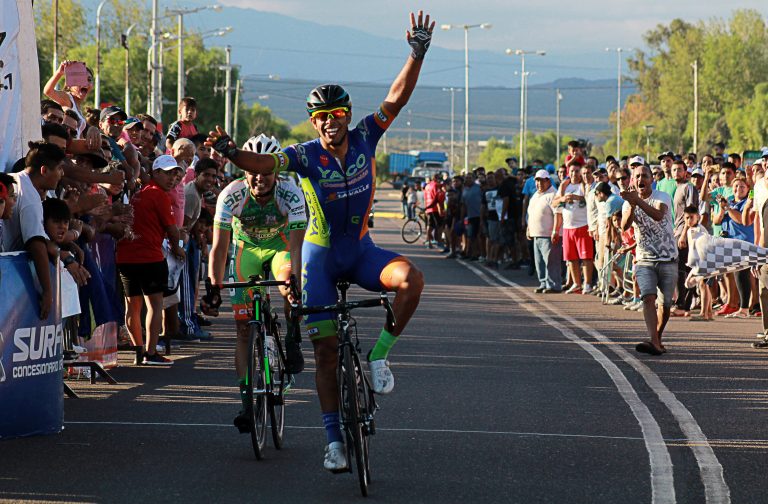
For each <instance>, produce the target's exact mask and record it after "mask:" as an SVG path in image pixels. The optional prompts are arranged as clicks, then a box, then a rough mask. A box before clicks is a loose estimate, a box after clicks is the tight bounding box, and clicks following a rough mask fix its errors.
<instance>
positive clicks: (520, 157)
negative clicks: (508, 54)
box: [518, 52, 525, 169]
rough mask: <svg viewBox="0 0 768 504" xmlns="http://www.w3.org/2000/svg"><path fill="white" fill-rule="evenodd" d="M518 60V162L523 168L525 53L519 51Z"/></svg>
mask: <svg viewBox="0 0 768 504" xmlns="http://www.w3.org/2000/svg"><path fill="white" fill-rule="evenodd" d="M520 61H521V69H520V153H519V154H518V158H519V159H518V161H519V162H520V164H519V165H518V166H520V168H521V169H522V168H524V167H525V165H524V164H523V163H524V161H523V160H524V159H525V158H524V157H523V149H524V147H523V144H524V143H525V140H524V139H523V137H524V136H525V53H524V52H521V53H520Z"/></svg>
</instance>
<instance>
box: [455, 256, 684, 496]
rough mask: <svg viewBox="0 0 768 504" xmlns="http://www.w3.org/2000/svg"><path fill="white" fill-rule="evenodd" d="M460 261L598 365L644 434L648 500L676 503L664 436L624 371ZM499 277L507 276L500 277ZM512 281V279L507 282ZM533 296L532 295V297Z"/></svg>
mask: <svg viewBox="0 0 768 504" xmlns="http://www.w3.org/2000/svg"><path fill="white" fill-rule="evenodd" d="M458 262H459V263H460V264H462V265H463V266H465V267H466V268H468V269H469V270H470V271H472V272H473V273H474V274H475V275H477V276H478V277H480V278H481V279H482V280H484V281H485V282H486V283H487V284H488V285H491V286H493V287H496V288H497V289H498V290H499V291H500V292H502V293H503V294H504V295H506V296H507V297H509V298H510V299H512V300H513V301H515V302H517V303H520V304H521V305H522V306H524V307H525V308H526V309H527V310H528V311H529V312H531V314H533V315H535V316H536V317H538V318H539V319H541V321H542V322H544V323H545V324H547V325H549V326H551V327H553V328H554V329H555V330H557V331H559V332H560V333H561V334H562V335H563V336H565V337H566V338H568V339H569V340H571V341H573V342H574V343H576V344H577V345H579V346H580V347H581V348H582V349H583V350H584V351H585V352H587V353H588V354H589V355H590V356H591V357H592V358H593V359H595V361H597V363H598V364H600V365H601V366H602V367H603V369H604V370H605V372H606V373H608V376H609V377H610V379H611V381H613V383H614V385H615V386H616V389H617V390H618V392H619V395H621V397H622V399H624V402H626V403H627V406H629V409H630V410H631V411H632V414H633V415H634V416H635V418H636V419H637V423H638V424H639V425H640V430H641V431H642V433H643V440H644V442H645V448H646V450H647V451H648V458H649V463H650V467H651V475H650V477H651V502H653V503H658V504H660V503H674V502H677V500H676V498H675V482H674V471H673V469H672V458H671V457H670V455H669V450H668V449H667V445H666V444H665V442H664V438H663V436H662V435H661V428H660V427H659V424H658V422H656V419H655V418H654V417H653V414H652V413H651V411H650V410H649V409H648V407H647V406H646V405H645V403H643V401H642V400H640V397H639V396H638V395H637V392H636V391H635V389H634V388H633V387H632V384H630V383H629V380H627V377H626V376H624V373H622V372H621V370H620V369H619V368H618V366H616V364H614V363H613V362H611V360H610V359H609V358H608V357H606V356H605V354H603V353H602V352H601V351H600V350H598V349H597V348H596V347H595V346H594V345H593V344H592V343H590V342H588V341H586V340H584V339H582V338H580V337H579V336H578V335H577V334H576V333H574V332H573V331H572V330H570V329H569V328H568V327H566V326H564V325H563V324H561V323H560V322H558V321H556V320H554V319H553V318H551V317H550V316H548V315H546V314H544V313H541V312H540V311H539V310H537V309H536V308H535V305H531V304H529V303H524V302H522V301H523V300H522V299H521V298H520V297H519V296H517V295H516V294H514V293H513V292H510V290H509V289H507V288H505V287H504V286H502V285H499V284H497V283H496V282H493V281H492V280H491V279H490V278H489V277H488V276H487V275H486V274H485V273H484V272H482V271H480V270H479V269H478V268H476V267H474V266H472V265H470V264H467V263H465V262H463V261H458ZM500 280H504V281H505V283H506V279H505V278H504V277H501V278H500ZM510 283H511V282H510ZM534 299H535V298H534Z"/></svg>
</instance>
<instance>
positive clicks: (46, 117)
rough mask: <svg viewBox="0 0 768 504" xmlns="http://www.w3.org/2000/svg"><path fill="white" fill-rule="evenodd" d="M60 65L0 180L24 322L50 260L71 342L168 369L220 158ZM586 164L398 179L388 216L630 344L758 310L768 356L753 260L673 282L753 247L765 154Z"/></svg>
mask: <svg viewBox="0 0 768 504" xmlns="http://www.w3.org/2000/svg"><path fill="white" fill-rule="evenodd" d="M72 64H73V62H70V61H64V62H63V63H62V64H61V65H60V67H59V68H58V70H57V71H56V72H55V73H54V75H53V76H52V77H51V79H50V80H49V81H48V82H47V83H46V84H45V87H44V94H45V98H44V99H43V100H42V101H41V110H40V113H41V123H42V137H43V140H42V141H36V142H30V144H29V150H28V152H27V154H26V155H25V157H23V158H21V159H19V160H18V161H17V162H16V164H15V165H14V168H13V170H12V172H13V173H11V174H5V173H2V174H0V217H2V220H0V251H5V252H10V251H19V250H25V251H27V252H28V253H29V255H30V258H31V260H32V262H33V263H34V265H35V270H36V272H37V276H38V278H39V282H40V286H41V288H42V293H41V298H40V305H39V306H40V316H41V317H43V318H44V317H46V316H47V314H48V313H49V312H50V310H51V308H52V302H53V294H52V287H51V279H50V275H49V267H48V265H49V263H50V262H51V261H53V262H55V263H58V264H60V268H61V269H62V283H63V286H64V287H67V286H69V287H73V288H75V289H77V291H78V292H79V296H78V299H77V301H78V302H77V303H75V306H68V307H67V308H66V310H64V311H65V312H66V313H64V315H65V316H66V319H65V320H66V324H65V325H66V326H67V327H68V328H69V330H70V331H71V332H72V334H73V335H79V336H80V337H81V338H86V339H87V338H88V337H89V335H90V331H91V328H92V327H95V326H99V325H101V324H104V323H107V322H115V327H118V328H119V337H120V340H121V342H122V343H124V344H130V345H133V346H134V347H141V348H143V349H144V350H143V352H141V356H140V357H138V358H137V364H150V365H170V364H172V361H170V360H168V359H167V358H165V357H163V356H162V355H160V353H158V352H157V350H156V349H157V348H161V349H162V343H160V344H158V340H159V337H160V335H161V334H164V335H167V336H168V335H169V336H170V337H171V338H177V339H181V340H184V341H200V340H210V339H212V337H211V335H210V333H209V332H207V331H205V330H204V329H203V328H202V327H203V326H205V325H208V324H210V322H208V321H207V320H206V319H205V318H204V317H203V316H202V315H201V314H199V313H197V298H198V285H199V279H200V278H201V275H202V269H203V268H204V263H205V260H206V257H207V249H208V244H209V243H210V241H211V235H210V232H211V224H212V214H213V212H214V210H215V201H216V196H217V194H218V193H219V192H220V190H221V189H222V188H223V187H224V186H225V185H226V184H227V183H228V182H229V180H228V179H227V177H226V176H225V175H224V165H225V160H224V159H223V158H221V157H220V156H218V155H217V154H216V152H213V151H211V150H210V149H209V148H208V147H206V146H205V145H204V142H205V136H204V135H201V134H199V132H198V130H197V128H196V126H195V120H196V119H197V105H196V102H195V100H194V99H193V98H190V97H186V98H184V99H183V100H182V101H181V103H180V105H179V109H178V121H176V122H174V123H173V124H171V125H170V126H169V127H168V128H167V134H166V135H163V127H162V125H161V124H160V123H159V122H158V120H157V119H156V118H154V117H151V116H149V115H147V114H138V115H136V116H135V117H129V116H128V115H127V114H126V113H125V112H124V111H123V110H122V109H121V108H120V107H118V106H107V107H104V108H103V109H101V110H95V109H92V108H88V107H86V105H85V103H86V101H87V99H88V96H89V94H90V91H91V87H92V84H91V80H92V74H91V73H90V70H88V74H89V80H88V84H87V85H80V86H67V85H64V86H63V87H61V89H59V88H58V85H59V81H60V80H61V78H62V77H63V76H65V74H66V68H67V67H68V66H69V65H72ZM586 154H587V153H586V152H585V151H584V147H583V146H582V144H581V143H579V142H578V141H573V142H570V143H569V144H568V154H567V155H566V157H565V162H564V163H563V164H562V165H560V166H557V167H556V166H554V165H552V164H549V165H545V164H544V162H543V161H541V160H534V161H533V163H532V164H531V165H530V166H526V167H525V168H520V167H518V161H517V159H516V158H514V157H511V158H508V159H507V160H506V163H507V166H506V167H499V168H497V169H496V170H494V171H489V172H486V169H485V168H484V167H478V168H476V169H474V170H472V171H471V172H469V173H463V174H460V175H455V176H453V177H452V178H448V177H446V176H444V175H439V174H437V175H435V176H434V177H433V178H432V179H431V180H429V181H427V182H425V183H424V184H423V185H422V186H421V187H416V186H413V185H405V186H404V187H403V189H402V203H403V212H404V217H407V218H415V217H416V216H417V213H418V212H420V211H423V212H424V214H425V219H426V227H427V229H426V242H425V245H426V246H427V247H429V248H430V249H432V248H437V249H439V251H440V252H441V253H443V254H446V255H445V257H446V258H449V259H454V258H462V259H465V260H468V261H479V262H481V263H483V264H484V265H485V266H487V267H489V268H505V269H520V268H527V270H528V273H529V274H530V275H536V278H537V280H538V284H539V285H538V287H536V289H535V292H536V293H538V294H556V293H566V294H583V295H602V296H603V299H604V302H605V303H606V304H610V305H621V306H623V307H624V309H625V310H637V311H641V310H642V311H644V312H645V315H646V316H645V319H646V322H647V329H648V338H649V339H648V341H645V342H643V343H641V344H640V345H638V350H640V351H644V352H647V353H652V354H660V353H663V352H665V351H666V349H665V348H664V346H663V344H662V343H661V337H662V334H663V330H664V327H665V325H666V321H667V320H668V318H669V317H681V318H685V319H687V320H690V321H710V320H713V319H714V317H715V316H721V317H728V318H749V317H759V316H762V317H763V321H764V323H763V325H764V327H765V331H763V332H761V333H760V335H759V336H760V339H759V340H758V341H757V342H756V343H755V344H754V345H755V346H756V347H759V348H763V347H766V348H768V339H767V338H768V313H766V310H764V309H763V308H761V305H762V306H763V307H765V304H766V303H768V288H767V287H766V283H767V282H768V267H762V268H761V269H760V271H759V272H757V271H756V272H755V274H754V275H753V274H750V271H749V270H743V271H740V272H737V273H732V274H726V275H722V276H721V277H718V278H715V279H708V280H701V281H699V282H698V284H697V285H695V286H693V287H692V288H691V286H690V285H688V284H687V283H686V277H687V274H688V272H689V271H690V266H689V253H688V251H689V250H690V249H691V244H692V242H693V240H695V239H696V238H697V237H699V236H701V234H702V233H706V234H710V235H712V236H716V237H718V236H719V237H730V238H734V239H738V240H744V241H747V242H750V243H755V244H758V245H764V244H765V234H766V233H765V232H764V222H765V219H764V218H763V212H764V210H765V206H766V205H765V203H766V200H768V181H767V179H766V177H765V176H764V175H765V169H766V167H767V165H768V149H765V150H764V151H763V152H762V158H761V159H756V160H754V159H753V160H751V162H746V163H745V162H743V160H742V158H741V156H740V155H739V154H737V153H730V154H726V153H725V146H724V145H722V144H717V145H715V146H714V149H713V153H712V154H705V155H704V156H701V158H700V159H699V158H698V157H697V155H696V154H693V153H688V154H683V155H678V154H675V153H674V152H663V153H661V154H660V155H659V156H658V164H653V165H651V164H649V163H648V162H647V161H646V160H645V159H643V158H642V157H641V156H637V155H635V156H627V157H624V158H622V159H615V158H613V157H612V156H608V157H607V158H606V160H605V162H604V163H601V162H600V161H599V160H598V159H596V158H595V157H591V156H587V155H586ZM118 278H119V281H118ZM758 279H759V280H758ZM696 309H698V313H694V311H695V310H696ZM73 341H74V338H73ZM70 350H71V348H70Z"/></svg>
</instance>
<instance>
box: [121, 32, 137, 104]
mask: <svg viewBox="0 0 768 504" xmlns="http://www.w3.org/2000/svg"><path fill="white" fill-rule="evenodd" d="M135 27H136V23H133V24H132V25H131V26H129V27H128V29H127V30H125V33H124V34H123V37H122V38H123V40H122V43H123V48H124V49H125V113H126V114H127V115H131V85H130V81H131V61H130V53H131V52H130V46H129V45H128V38H129V37H130V36H131V32H132V31H133V29H134V28H135Z"/></svg>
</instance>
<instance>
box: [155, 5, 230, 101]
mask: <svg viewBox="0 0 768 504" xmlns="http://www.w3.org/2000/svg"><path fill="white" fill-rule="evenodd" d="M207 9H211V10H214V11H216V12H219V11H221V6H220V5H218V4H217V5H206V6H203V7H192V8H188V9H166V10H165V13H166V15H168V16H177V17H178V35H177V37H178V41H179V48H178V49H179V55H178V62H177V69H178V74H177V75H176V106H177V107H181V100H182V99H183V98H184V94H185V89H184V88H185V87H186V82H185V77H186V74H185V73H184V16H185V15H186V14H194V13H195V12H200V11H203V10H207Z"/></svg>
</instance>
